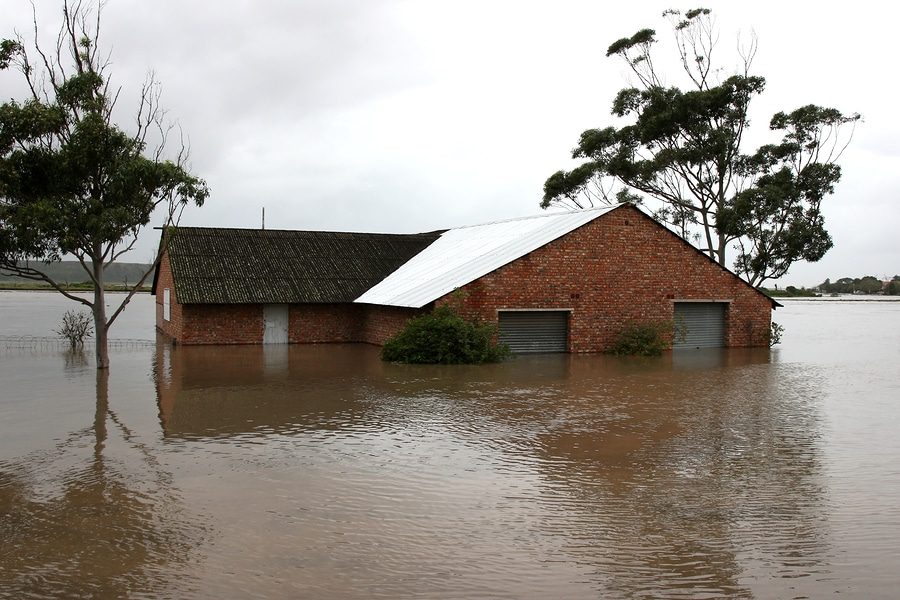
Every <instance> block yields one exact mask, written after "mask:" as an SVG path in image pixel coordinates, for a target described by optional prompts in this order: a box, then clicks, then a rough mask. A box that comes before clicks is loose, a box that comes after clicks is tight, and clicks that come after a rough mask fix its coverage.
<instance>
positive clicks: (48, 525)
mask: <svg viewBox="0 0 900 600" xmlns="http://www.w3.org/2000/svg"><path fill="white" fill-rule="evenodd" d="M152 301H153V299H152V298H150V297H148V296H139V297H136V298H135V300H134V301H133V302H132V305H131V306H130V307H129V308H128V309H127V311H126V313H125V315H126V316H127V317H128V319H127V320H123V322H122V323H121V324H116V325H115V326H114V327H113V329H112V330H111V336H112V337H113V338H116V337H124V338H129V339H147V340H152V339H153V328H152V323H153V306H152ZM69 307H70V306H69V304H67V303H66V301H64V300H62V299H60V298H58V297H57V296H55V295H52V294H39V293H25V292H10V293H3V292H0V338H2V336H24V335H36V336H44V335H49V332H48V329H52V324H53V323H52V321H55V320H58V317H59V315H61V313H62V312H63V311H64V310H65V309H67V308H69ZM775 320H776V321H778V322H779V323H781V324H783V325H784V326H785V329H786V331H785V335H784V337H783V342H782V345H781V346H780V347H778V348H777V349H775V350H773V351H769V350H768V349H755V350H731V351H724V350H723V351H711V352H709V351H686V352H683V353H676V354H669V355H667V356H664V357H662V358H659V359H620V358H613V357H607V356H570V355H547V356H529V357H519V358H516V359H514V360H511V361H509V362H507V363H504V364H500V365H491V366H479V367H447V366H443V367H432V366H401V365H393V364H385V363H382V362H381V361H380V360H379V358H378V349H377V348H375V347H371V346H365V345H314V346H290V347H278V348H274V349H273V348H265V349H264V348H261V347H218V348H202V347H171V346H168V345H165V344H155V343H147V344H139V343H127V344H120V345H119V346H118V347H117V348H114V350H113V352H112V369H111V372H110V373H109V375H108V377H106V376H104V375H102V374H101V375H99V376H98V374H97V372H96V370H95V369H94V366H93V359H92V357H91V356H90V353H87V356H77V355H75V356H73V355H71V354H70V353H67V352H65V351H64V350H62V349H58V348H56V347H54V346H53V345H48V344H28V343H11V342H9V341H7V342H6V343H5V344H4V342H2V341H0V597H8V598H58V597H96V598H119V597H132V598H401V597H418V598H551V597H553V598H599V597H603V598H658V597H684V598H718V597H732V598H821V597H825V596H832V595H834V594H841V595H842V597H866V598H892V597H896V596H897V593H898V592H897V590H898V586H900V568H898V566H900V466H898V465H900V435H898V426H900V303H898V302H859V301H832V300H827V301H825V300H823V301H789V302H785V306H784V307H783V308H780V309H778V310H777V311H776V313H775ZM48 322H49V323H50V325H51V326H50V327H48ZM120 326H121V330H119V331H117V329H116V328H117V327H120ZM4 339H6V338H4ZM10 339H11V338H10Z"/></svg>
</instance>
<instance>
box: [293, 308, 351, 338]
mask: <svg viewBox="0 0 900 600" xmlns="http://www.w3.org/2000/svg"><path fill="white" fill-rule="evenodd" d="M361 309H362V307H361V306H360V305H356V304H292V305H291V306H290V310H289V313H288V314H289V316H288V320H289V324H288V340H289V341H290V342H291V343H292V344H307V343H317V342H358V341H361V339H360V330H361V327H362V310H361Z"/></svg>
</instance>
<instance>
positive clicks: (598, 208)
mask: <svg viewBox="0 0 900 600" xmlns="http://www.w3.org/2000/svg"><path fill="white" fill-rule="evenodd" d="M618 206H621V204H619V205H615V206H613V205H610V206H592V207H591V208H581V209H574V210H560V211H556V212H548V213H543V214H539V215H528V216H525V217H513V218H511V219H498V220H496V221H487V222H485V223H475V224H473V225H460V226H459V227H453V228H451V229H468V228H471V227H484V226H486V225H499V224H501V223H512V222H515V221H527V220H529V219H546V218H549V217H558V216H561V215H573V214H578V213H589V212H597V213H600V214H603V213H605V212H607V211H610V210H612V209H614V208H617V207H618ZM598 216H599V215H598ZM448 231H449V230H448Z"/></svg>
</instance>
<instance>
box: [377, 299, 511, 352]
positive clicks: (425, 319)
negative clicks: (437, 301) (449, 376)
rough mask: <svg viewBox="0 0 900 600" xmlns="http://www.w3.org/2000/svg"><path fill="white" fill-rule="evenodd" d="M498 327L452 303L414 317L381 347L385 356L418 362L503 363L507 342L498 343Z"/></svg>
mask: <svg viewBox="0 0 900 600" xmlns="http://www.w3.org/2000/svg"><path fill="white" fill-rule="evenodd" d="M496 335H497V328H496V327H494V326H492V325H490V324H487V323H478V322H474V321H467V320H466V319H463V318H462V317H461V316H459V314H457V313H456V311H454V310H453V309H452V308H450V307H449V306H446V305H445V306H439V307H437V308H436V309H434V311H432V312H430V313H428V314H425V315H421V316H418V317H415V318H414V319H411V320H410V321H409V323H407V324H406V327H405V328H404V329H403V331H401V332H400V333H398V334H397V335H395V336H394V337H392V338H391V339H390V340H388V341H387V343H386V344H385V345H384V347H383V348H382V349H381V359H382V360H387V361H392V362H402V363H414V364H445V365H446V364H480V363H488V362H500V361H501V360H503V359H504V358H506V357H507V356H508V355H509V348H508V347H507V346H506V344H498V343H496V342H494V339H495V337H496Z"/></svg>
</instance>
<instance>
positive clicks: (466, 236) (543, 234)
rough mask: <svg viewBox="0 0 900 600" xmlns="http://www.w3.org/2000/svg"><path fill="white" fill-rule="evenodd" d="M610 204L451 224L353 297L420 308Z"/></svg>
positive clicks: (586, 221) (553, 238)
mask: <svg viewBox="0 0 900 600" xmlns="http://www.w3.org/2000/svg"><path fill="white" fill-rule="evenodd" d="M610 210H612V207H603V208H595V209H590V210H581V211H573V212H564V213H551V214H546V215H539V216H536V217H524V218H520V219H511V220H508V221H498V222H494V223H486V224H484V225H473V226H469V227H459V228H457V229H450V230H449V231H445V232H444V233H443V234H441V236H440V237H439V238H438V239H437V240H436V241H435V242H434V243H432V244H431V245H430V246H428V247H427V248H425V249H424V250H422V252H420V253H419V254H417V255H415V256H414V257H412V258H411V259H410V260H409V262H407V263H405V264H404V265H403V266H401V267H400V268H399V269H397V270H396V271H394V272H393V273H391V274H390V275H388V276H387V278H385V279H384V280H383V281H381V282H380V283H378V284H377V285H375V286H374V287H372V288H371V289H370V290H368V291H367V292H365V293H364V294H362V295H361V296H359V297H358V298H357V299H356V300H355V302H361V303H368V304H386V305H390V306H407V307H413V308H420V307H422V306H425V305H426V304H428V303H429V302H431V301H433V300H436V299H438V298H440V297H441V296H443V295H445V294H448V293H450V292H452V291H453V290H455V289H457V288H459V287H461V286H463V285H466V284H467V283H470V282H472V281H474V280H476V279H478V278H479V277H482V276H484V275H487V274H488V273H490V272H491V271H494V270H495V269H498V268H500V267H502V266H503V265H506V264H508V263H510V262H512V261H514V260H516V259H517V258H520V257H522V256H525V255H526V254H528V253H529V252H533V251H534V250H537V249H538V248H540V247H541V246H543V245H545V244H547V243H549V242H552V241H553V240H555V239H557V238H559V237H561V236H563V235H565V234H567V233H569V232H570V231H573V230H574V229H577V228H578V227H581V226H582V225H584V224H586V223H589V222H590V221H592V220H594V219H596V218H597V217H599V216H600V215H603V214H605V213H607V212H609V211H610Z"/></svg>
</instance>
